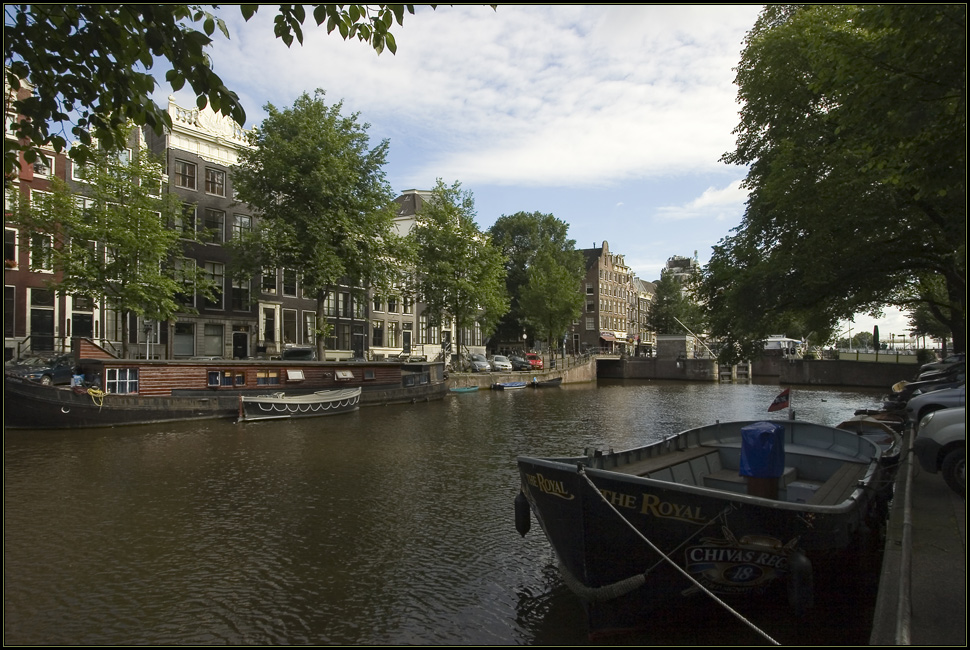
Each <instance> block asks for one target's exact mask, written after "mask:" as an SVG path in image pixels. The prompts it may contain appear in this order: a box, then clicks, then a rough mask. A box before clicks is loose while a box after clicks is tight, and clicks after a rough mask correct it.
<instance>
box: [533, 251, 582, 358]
mask: <svg viewBox="0 0 970 650" xmlns="http://www.w3.org/2000/svg"><path fill="white" fill-rule="evenodd" d="M579 268H580V269H582V266H580V267H579ZM528 277H529V280H528V282H527V283H526V284H525V286H523V287H522V288H521V294H520V295H521V301H522V302H521V305H520V307H521V312H522V316H523V318H524V320H525V322H526V323H527V324H528V325H529V326H530V327H531V328H532V329H534V330H535V331H536V332H539V333H540V334H542V335H543V337H545V339H546V341H548V342H549V348H550V350H552V352H553V354H555V351H556V349H557V348H558V347H559V343H560V342H561V341H562V340H563V337H564V336H565V334H566V331H567V330H568V329H569V326H570V325H571V324H572V323H574V322H575V321H576V320H578V319H579V316H580V314H581V313H582V309H583V294H582V293H581V292H580V290H579V283H580V280H581V279H582V272H581V271H580V273H579V274H578V276H577V272H576V269H575V268H573V269H570V268H569V267H568V266H566V265H563V264H562V263H560V261H559V260H558V259H556V257H555V255H554V254H553V252H551V251H548V250H545V249H541V250H540V251H539V252H538V253H537V254H536V256H535V258H534V259H533V260H532V264H530V265H529V270H528Z"/></svg>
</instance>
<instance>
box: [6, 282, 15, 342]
mask: <svg viewBox="0 0 970 650" xmlns="http://www.w3.org/2000/svg"><path fill="white" fill-rule="evenodd" d="M16 304H17V288H16V287H4V288H3V335H4V336H13V335H14V320H13V315H14V307H15V306H16Z"/></svg>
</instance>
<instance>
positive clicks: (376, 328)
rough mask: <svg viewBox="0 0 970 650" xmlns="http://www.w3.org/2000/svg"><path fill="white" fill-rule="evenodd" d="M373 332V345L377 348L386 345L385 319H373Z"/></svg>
mask: <svg viewBox="0 0 970 650" xmlns="http://www.w3.org/2000/svg"><path fill="white" fill-rule="evenodd" d="M371 332H372V335H371V345H373V346H374V347H376V348H380V347H384V321H382V320H375V321H373V322H372V323H371Z"/></svg>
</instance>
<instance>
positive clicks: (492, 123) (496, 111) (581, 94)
mask: <svg viewBox="0 0 970 650" xmlns="http://www.w3.org/2000/svg"><path fill="white" fill-rule="evenodd" d="M234 11H235V9H234V8H233V7H227V8H226V9H225V16H226V17H227V18H229V26H230V31H231V33H232V40H230V41H229V42H226V41H225V40H224V39H221V40H219V39H217V41H216V47H215V50H214V53H213V59H214V60H215V62H216V66H217V67H216V70H217V72H219V73H220V74H221V75H222V76H223V78H224V80H226V81H227V83H228V85H229V86H230V87H231V88H233V89H236V90H238V91H239V92H240V93H241V97H242V99H243V101H244V104H245V105H246V106H247V108H248V109H249V115H250V117H251V120H252V121H258V120H259V119H261V117H262V112H261V110H260V107H262V105H263V104H265V103H266V102H272V103H273V104H274V105H276V106H277V107H285V106H287V105H290V104H291V103H292V102H293V100H294V99H295V97H296V96H297V95H299V94H300V93H301V92H304V91H310V92H312V91H313V90H314V89H315V88H317V87H322V88H324V89H326V90H327V91H328V95H327V96H328V100H329V101H337V100H339V99H344V100H345V108H346V110H347V111H359V112H360V113H361V119H362V120H363V121H366V122H370V123H371V124H373V125H374V128H373V130H372V135H373V136H375V137H380V138H383V137H389V138H390V139H391V146H392V150H393V149H394V148H395V143H400V144H401V145H403V146H405V147H408V151H406V152H405V153H404V154H395V155H396V159H401V157H402V156H407V157H408V164H407V169H406V170H402V171H401V175H402V178H401V179H400V182H401V183H403V184H404V185H408V186H424V185H427V184H428V183H429V179H434V178H437V177H447V178H460V179H462V182H463V183H465V184H468V185H474V184H493V185H505V186H520V187H530V186H531V187H536V186H545V187H565V186H573V187H574V186H577V185H582V186H590V187H602V186H607V185H613V184H616V183H619V182H623V181H626V180H636V179H642V178H651V177H658V176H666V175H671V174H677V175H680V174H687V173H692V172H696V171H703V172H707V173H710V172H712V171H715V170H723V165H722V164H721V163H719V162H718V159H719V157H720V155H721V154H722V153H724V151H726V150H728V149H730V148H731V146H732V144H733V141H732V136H731V130H732V129H733V128H734V126H735V124H734V122H735V121H736V119H737V109H736V106H735V96H736V90H735V88H734V86H733V85H732V80H733V73H732V72H731V69H732V67H733V66H734V65H736V63H737V59H738V52H739V51H740V47H741V38H742V36H743V34H744V32H745V30H747V29H748V28H749V27H750V26H751V25H752V24H753V22H754V19H755V17H756V15H757V11H758V8H757V7H755V6H686V7H685V6H676V7H674V6H655V5H637V6H625V5H624V6H603V5H598V6H588V5H587V6H584V5H563V6H552V5H531V6H517V5H500V6H499V7H498V9H497V10H495V11H493V10H492V9H490V8H488V7H484V6H457V7H446V6H439V7H438V9H437V10H435V11H431V10H429V9H428V8H426V7H419V8H418V9H417V14H416V15H414V16H411V15H408V16H406V18H405V21H404V26H403V27H398V28H397V29H396V31H395V33H396V38H397V43H398V51H397V54H396V55H391V54H390V53H384V54H382V55H380V56H377V55H376V54H375V53H374V52H373V51H372V50H371V49H370V48H369V47H368V46H367V45H365V44H361V43H357V42H344V41H343V40H342V39H340V38H339V36H337V35H336V33H334V34H331V35H327V34H326V31H325V30H324V29H323V28H315V27H312V26H307V28H306V29H305V38H304V45H303V46H302V47H301V46H299V45H294V46H293V47H292V48H290V49H287V48H286V47H285V46H284V45H283V44H282V43H281V42H280V41H278V40H277V39H276V38H275V37H274V35H273V29H272V23H271V19H272V17H273V15H274V11H273V10H272V8H271V7H264V8H263V9H262V11H260V12H259V13H258V14H257V16H256V18H254V19H253V20H252V21H251V22H250V23H245V22H243V21H242V20H241V19H239V18H238V17H236V14H234Z"/></svg>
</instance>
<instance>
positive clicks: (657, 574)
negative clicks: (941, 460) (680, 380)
mask: <svg viewBox="0 0 970 650" xmlns="http://www.w3.org/2000/svg"><path fill="white" fill-rule="evenodd" d="M765 440H769V441H773V442H771V444H770V445H768V447H770V449H768V450H767V451H766V446H765V444H764V441H765ZM881 454H882V452H881V450H880V448H879V447H878V446H877V445H876V444H874V443H873V442H872V441H870V440H867V439H866V438H865V437H863V436H860V435H857V434H856V433H853V432H850V431H845V430H842V429H837V428H834V427H828V426H823V425H817V424H812V423H808V422H801V421H790V420H786V421H776V422H731V423H717V424H713V425H709V426H705V427H701V428H697V429H691V430H688V431H684V432H682V433H680V434H677V435H675V436H672V437H668V438H666V439H664V440H662V441H658V442H655V443H653V444H650V445H647V446H644V447H640V448H637V449H632V450H629V451H621V452H613V451H612V450H611V451H610V452H609V453H601V452H599V451H589V450H587V453H586V455H584V456H579V457H574V458H533V457H528V456H520V457H519V458H518V461H517V462H518V467H519V472H520V478H521V493H520V495H519V496H518V497H517V499H516V528H517V529H518V531H519V532H520V533H521V534H522V535H525V534H526V533H527V532H528V530H529V525H530V522H531V517H530V512H531V515H533V516H534V517H535V519H536V520H537V521H538V523H539V525H540V526H541V528H542V530H543V532H544V533H545V535H546V537H547V538H548V540H549V542H550V544H551V545H552V547H553V549H554V550H555V553H556V555H557V556H558V559H559V562H560V570H561V573H562V575H563V578H564V581H565V582H566V584H567V585H568V586H569V587H570V589H572V590H573V591H574V592H575V593H576V595H577V596H579V598H580V600H581V601H582V603H583V605H584V607H585V610H586V614H587V619H588V625H589V634H590V638H591V639H596V638H599V637H601V636H603V635H608V634H611V633H621V632H628V631H632V630H637V629H644V628H646V627H647V626H648V625H649V622H650V620H651V617H650V616H649V614H650V613H651V612H652V611H654V610H657V609H660V608H663V607H665V606H667V605H669V604H672V603H673V602H675V601H678V600H680V599H681V598H682V597H683V596H684V595H686V594H700V593H702V592H704V591H707V592H710V593H711V594H714V595H716V596H718V597H719V598H722V599H731V598H742V599H750V598H754V597H758V596H766V597H774V598H777V587H778V586H782V587H784V586H787V587H788V590H787V591H788V597H789V600H790V605H791V607H792V609H793V610H794V611H795V612H804V611H806V610H807V609H809V608H810V607H811V605H812V603H813V598H814V594H813V589H812V584H813V578H815V577H818V576H819V575H820V574H821V572H830V571H839V570H840V568H841V567H844V563H845V562H846V559H847V556H850V555H851V554H853V553H855V552H857V551H858V547H859V545H860V543H861V542H863V541H873V539H874V537H875V536H874V531H878V530H879V528H880V527H881V526H882V524H883V523H884V522H885V515H886V507H887V504H886V497H885V496H884V495H885V491H881V490H880V489H879V488H880V487H881V483H882V482H883V480H884V472H885V469H884V467H883V466H882V464H881V463H880V457H881ZM759 456H760V458H759ZM781 593H784V591H782V592H781ZM772 594H774V596H772ZM695 597H696V598H700V596H695ZM705 601H706V602H705ZM695 602H697V603H698V604H699V605H704V604H710V605H711V606H716V605H715V604H714V601H713V600H712V599H702V600H699V601H695Z"/></svg>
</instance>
